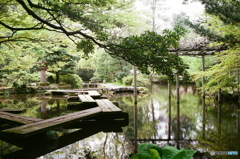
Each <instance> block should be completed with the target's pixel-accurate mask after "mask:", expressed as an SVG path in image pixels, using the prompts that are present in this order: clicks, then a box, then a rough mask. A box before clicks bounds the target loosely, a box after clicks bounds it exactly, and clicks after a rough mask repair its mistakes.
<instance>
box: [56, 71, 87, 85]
mask: <svg viewBox="0 0 240 159" xmlns="http://www.w3.org/2000/svg"><path fill="white" fill-rule="evenodd" d="M60 82H61V83H66V84H70V85H71V87H72V88H81V87H82V83H83V81H82V79H81V77H79V76H78V75H76V74H67V75H61V76H60Z"/></svg>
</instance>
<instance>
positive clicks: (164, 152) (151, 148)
mask: <svg viewBox="0 0 240 159" xmlns="http://www.w3.org/2000/svg"><path fill="white" fill-rule="evenodd" d="M196 152H197V151H195V150H186V149H183V148H182V149H180V150H178V149H176V148H175V147H172V146H165V147H164V148H163V149H162V148H161V147H159V146H158V145H155V144H149V143H146V144H141V145H139V147H138V153H137V154H135V155H133V156H132V157H131V159H191V158H192V157H193V155H194V154H195V153H196Z"/></svg>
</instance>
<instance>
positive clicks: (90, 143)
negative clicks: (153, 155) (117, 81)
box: [0, 85, 240, 159]
mask: <svg viewBox="0 0 240 159" xmlns="http://www.w3.org/2000/svg"><path fill="white" fill-rule="evenodd" d="M171 87H172V88H171V91H168V88H167V86H161V85H153V86H152V89H150V93H148V94H143V95H139V96H138V100H137V104H134V96H133V95H131V94H117V95H114V96H111V97H110V100H111V101H117V102H118V104H119V108H120V109H122V110H123V111H124V112H127V113H128V114H129V124H128V126H125V127H123V131H122V132H116V131H114V130H113V128H116V126H115V125H114V126H113V127H112V128H109V131H108V132H103V131H104V130H103V129H102V128H103V126H100V127H99V128H97V127H96V126H93V127H89V128H87V129H83V130H78V131H76V132H72V133H73V134H68V135H69V136H65V137H66V138H65V139H64V138H62V139H59V140H57V141H51V142H50V144H49V143H45V144H43V143H37V142H36V143H35V144H34V145H35V146H34V147H30V149H28V148H29V147H28V148H27V149H25V150H20V151H18V152H15V154H17V153H20V154H21V153H25V152H26V151H27V152H28V153H29V152H32V154H29V156H32V158H34V157H36V156H41V155H43V156H41V157H40V158H41V159H45V158H46V159H47V158H57V157H56V156H58V157H59V156H63V157H62V158H64V157H65V158H67V157H68V158H69V156H71V157H72V158H81V157H83V156H86V155H90V156H91V157H89V158H99V159H113V158H114V159H115V158H116V159H124V158H129V155H130V154H133V153H135V152H136V148H137V146H138V145H139V144H141V143H155V144H158V145H159V146H161V147H164V146H166V145H171V146H175V147H179V148H187V149H195V150H198V153H197V154H196V155H195V157H194V158H197V159H201V158H226V159H227V158H239V156H235V155H232V156H229V155H222V154H217V153H220V152H227V151H237V152H238V153H240V145H239V143H238V142H239V139H240V111H239V106H238V105H237V104H234V103H232V104H231V103H230V102H229V103H221V106H219V105H213V104H212V103H211V99H206V102H205V100H204V99H201V95H199V94H198V93H197V91H196V90H195V89H194V87H193V86H180V87H179V96H180V107H179V109H178V107H177V106H176V103H177V100H176V95H177V94H176V88H175V86H171ZM169 93H170V94H171V96H170V98H169ZM1 100H2V99H1ZM19 100H20V99H19ZM13 101H14V102H13ZM27 102H30V103H31V104H27V105H25V106H22V104H23V103H27ZM2 103H3V104H2V105H1V106H0V107H1V108H2V107H6V105H7V104H6V103H10V104H11V106H12V105H14V104H15V106H16V105H18V107H20V108H21V107H26V108H27V111H26V112H25V113H23V115H26V116H30V117H37V118H43V119H46V118H51V117H54V116H59V115H62V114H65V113H68V112H70V110H67V108H66V101H64V99H61V100H59V102H57V101H56V100H53V99H51V100H47V101H44V100H41V99H40V98H39V97H36V96H34V97H31V98H30V97H29V98H26V97H25V99H24V101H21V100H20V102H19V103H18V102H17V99H15V98H14V99H11V100H8V99H7V98H5V99H4V100H2ZM169 103H170V104H171V105H170V106H169ZM4 104H5V105H4ZM30 105H32V106H30ZM178 113H179V115H178ZM100 125H101V124H100ZM103 125H106V123H105V124H103ZM112 131H113V132H112ZM72 137H73V138H74V141H73V140H72V139H71V138H72ZM65 141H67V142H66V144H63V143H64V142H65ZM71 143H72V144H71ZM48 144H49V145H48ZM69 144H70V145H69ZM4 145H5V149H4ZM6 145H7V143H5V142H1V141H0V149H1V152H3V151H2V150H4V151H5V152H8V153H9V152H11V151H13V149H14V148H12V147H11V146H12V145H10V146H6ZM65 145H68V146H65ZM63 146H65V147H63ZM61 147H63V148H61ZM11 148H12V149H11ZM59 148H60V149H59ZM41 149H43V151H42V152H41V151H40V150H41ZM54 150H55V151H54ZM52 151H53V152H52ZM40 152H41V153H40ZM212 152H215V154H214V155H213V153H212ZM28 153H27V154H28ZM46 153H48V154H46ZM210 153H211V154H210ZM44 154H45V155H44ZM12 155H14V153H13V154H12ZM27 156H28V155H27ZM27 156H26V157H27ZM71 157H70V158H71Z"/></svg>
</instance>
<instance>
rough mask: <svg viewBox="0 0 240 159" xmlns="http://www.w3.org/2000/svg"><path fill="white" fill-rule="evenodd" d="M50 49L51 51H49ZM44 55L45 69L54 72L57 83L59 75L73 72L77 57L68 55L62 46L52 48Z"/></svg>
mask: <svg viewBox="0 0 240 159" xmlns="http://www.w3.org/2000/svg"><path fill="white" fill-rule="evenodd" d="M50 51H51V52H50ZM50 51H49V52H48V54H47V55H46V56H45V57H44V60H46V62H47V63H46V64H47V68H48V69H47V71H49V72H52V73H55V74H56V83H59V76H60V75H66V74H68V73H75V71H74V70H75V68H76V66H77V60H79V57H77V56H73V55H70V54H69V53H67V50H66V49H64V48H55V47H54V48H52V49H51V50H50Z"/></svg>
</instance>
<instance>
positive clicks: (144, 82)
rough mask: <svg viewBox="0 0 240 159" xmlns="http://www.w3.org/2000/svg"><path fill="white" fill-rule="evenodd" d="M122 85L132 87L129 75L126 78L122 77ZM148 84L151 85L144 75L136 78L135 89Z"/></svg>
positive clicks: (131, 77) (131, 79)
mask: <svg viewBox="0 0 240 159" xmlns="http://www.w3.org/2000/svg"><path fill="white" fill-rule="evenodd" d="M122 83H123V84H124V85H126V86H133V76H132V75H129V76H127V77H124V78H123V79H122ZM150 84H151V82H150V80H149V79H148V78H147V77H145V76H144V75H138V76H137V87H146V86H147V85H150Z"/></svg>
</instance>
